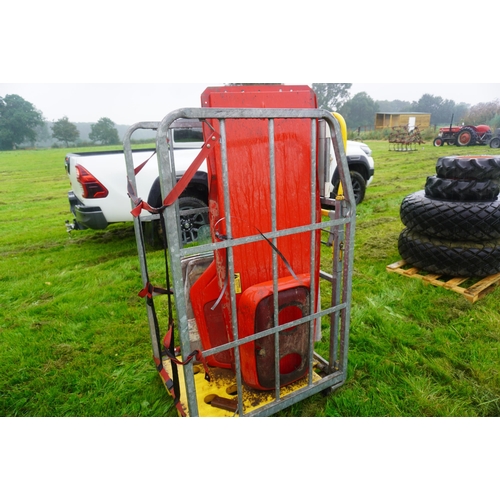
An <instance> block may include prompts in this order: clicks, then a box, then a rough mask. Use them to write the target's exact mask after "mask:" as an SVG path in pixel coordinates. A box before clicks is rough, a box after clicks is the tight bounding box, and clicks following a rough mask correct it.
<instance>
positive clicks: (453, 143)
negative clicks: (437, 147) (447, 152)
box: [448, 137, 456, 146]
mask: <svg viewBox="0 0 500 500" xmlns="http://www.w3.org/2000/svg"><path fill="white" fill-rule="evenodd" d="M455 144H456V139H455V137H453V138H451V139H448V146H455Z"/></svg>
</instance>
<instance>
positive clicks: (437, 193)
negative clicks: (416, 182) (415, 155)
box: [398, 156, 500, 277]
mask: <svg viewBox="0 0 500 500" xmlns="http://www.w3.org/2000/svg"><path fill="white" fill-rule="evenodd" d="M436 173H437V175H432V176H430V177H428V178H427V182H426V184H425V189H424V190H422V191H417V192H415V193H412V194H410V195H408V196H406V197H405V198H404V200H403V202H402V203H401V208H400V215H401V221H402V222H403V224H404V225H405V226H406V227H405V229H404V230H403V231H402V232H401V234H400V236H399V241H398V250H399V253H400V255H401V257H402V258H403V259H404V260H405V262H406V263H407V264H411V265H412V266H414V267H416V268H418V269H421V270H424V271H427V272H430V273H435V274H440V275H445V276H461V277H469V276H470V277H484V276H489V275H492V274H496V273H499V272H500V199H499V180H500V156H447V157H443V158H439V159H438V161H437V164H436Z"/></svg>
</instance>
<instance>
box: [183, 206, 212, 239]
mask: <svg viewBox="0 0 500 500" xmlns="http://www.w3.org/2000/svg"><path fill="white" fill-rule="evenodd" d="M196 208H198V207H193V206H189V205H188V206H184V207H182V210H194V209H196ZM179 219H180V220H179V222H180V227H181V238H182V243H183V244H184V245H185V244H186V243H192V242H195V241H196V240H197V239H198V237H199V233H200V229H201V228H202V227H204V226H206V225H207V222H206V220H205V215H204V214H203V213H194V214H183V215H181V216H180V218H179Z"/></svg>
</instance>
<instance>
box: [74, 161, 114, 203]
mask: <svg viewBox="0 0 500 500" xmlns="http://www.w3.org/2000/svg"><path fill="white" fill-rule="evenodd" d="M75 168H76V180H77V181H78V182H79V183H80V184H81V186H82V188H83V197H84V198H106V196H108V194H109V192H108V190H107V189H106V188H105V187H104V186H103V185H102V184H101V183H100V182H99V181H98V180H97V179H96V178H95V177H94V176H93V175H92V174H91V173H90V172H89V171H88V170H87V169H86V168H84V167H82V166H81V165H76V167H75Z"/></svg>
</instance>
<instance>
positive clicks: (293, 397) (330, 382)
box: [242, 372, 347, 417]
mask: <svg viewBox="0 0 500 500" xmlns="http://www.w3.org/2000/svg"><path fill="white" fill-rule="evenodd" d="M346 376H347V374H346V373H344V372H335V373H333V374H331V375H327V376H326V377H324V378H322V379H321V380H318V381H315V382H313V383H312V384H307V385H306V386H304V387H301V388H300V389H297V390H296V391H294V392H292V393H290V394H286V395H284V396H282V397H281V399H279V400H278V401H275V402H271V403H268V404H267V405H266V406H264V407H262V408H257V409H256V410H253V411H252V412H249V413H246V414H245V415H242V416H244V417H268V416H270V415H273V414H274V413H277V412H278V411H281V410H284V409H285V408H288V407H289V406H292V405H293V404H295V403H298V402H299V401H302V400H303V399H306V398H308V397H310V396H312V395H313V394H317V393H318V392H321V391H324V390H325V389H329V388H335V387H340V386H341V385H342V384H343V383H344V381H345V379H346Z"/></svg>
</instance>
